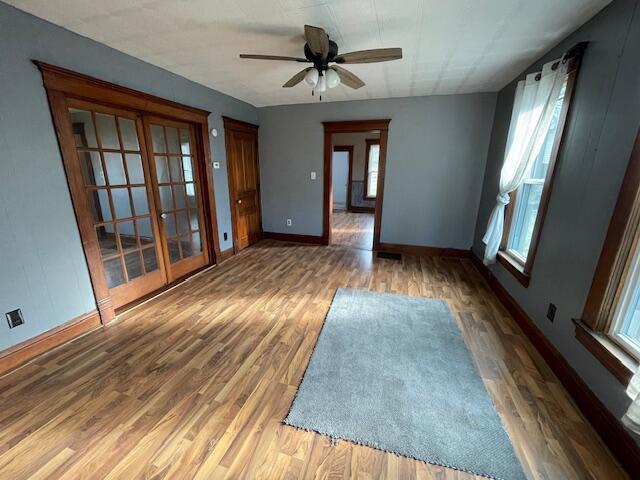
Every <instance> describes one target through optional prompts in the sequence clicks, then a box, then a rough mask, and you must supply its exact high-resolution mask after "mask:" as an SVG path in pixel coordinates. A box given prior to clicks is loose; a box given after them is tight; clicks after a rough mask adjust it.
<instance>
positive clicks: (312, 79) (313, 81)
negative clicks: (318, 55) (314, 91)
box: [304, 68, 320, 88]
mask: <svg viewBox="0 0 640 480" xmlns="http://www.w3.org/2000/svg"><path fill="white" fill-rule="evenodd" d="M319 76H320V74H319V73H318V70H317V69H315V68H312V69H310V70H309V71H308V72H307V74H306V75H305V76H304V81H305V82H306V83H307V85H309V86H310V87H311V88H315V86H316V85H317V84H318V77H319Z"/></svg>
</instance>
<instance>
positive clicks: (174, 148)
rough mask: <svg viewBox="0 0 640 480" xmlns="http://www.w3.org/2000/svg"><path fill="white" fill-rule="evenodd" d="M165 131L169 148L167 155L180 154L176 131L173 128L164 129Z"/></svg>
mask: <svg viewBox="0 0 640 480" xmlns="http://www.w3.org/2000/svg"><path fill="white" fill-rule="evenodd" d="M165 130H166V132H167V146H168V147H169V153H180V143H179V142H178V129H176V128H173V127H166V128H165Z"/></svg>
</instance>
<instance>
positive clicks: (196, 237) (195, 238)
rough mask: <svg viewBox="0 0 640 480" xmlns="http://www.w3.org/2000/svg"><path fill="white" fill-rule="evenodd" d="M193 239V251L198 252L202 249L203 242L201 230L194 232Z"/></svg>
mask: <svg viewBox="0 0 640 480" xmlns="http://www.w3.org/2000/svg"><path fill="white" fill-rule="evenodd" d="M191 240H192V241H193V251H194V254H198V253H200V252H201V251H202V242H201V241H200V232H194V233H193V235H192V236H191Z"/></svg>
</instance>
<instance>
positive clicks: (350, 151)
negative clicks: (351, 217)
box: [333, 145, 353, 212]
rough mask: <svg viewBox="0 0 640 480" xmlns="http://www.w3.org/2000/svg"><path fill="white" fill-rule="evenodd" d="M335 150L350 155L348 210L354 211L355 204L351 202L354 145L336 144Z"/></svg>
mask: <svg viewBox="0 0 640 480" xmlns="http://www.w3.org/2000/svg"><path fill="white" fill-rule="evenodd" d="M333 151H334V152H347V154H348V156H349V175H348V177H349V178H348V180H347V210H348V211H349V212H351V211H353V210H352V209H353V205H352V202H351V184H352V183H353V145H334V146H333Z"/></svg>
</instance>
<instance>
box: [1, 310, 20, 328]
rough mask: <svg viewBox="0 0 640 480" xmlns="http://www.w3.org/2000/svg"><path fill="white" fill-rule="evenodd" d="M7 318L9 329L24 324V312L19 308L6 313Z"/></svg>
mask: <svg viewBox="0 0 640 480" xmlns="http://www.w3.org/2000/svg"><path fill="white" fill-rule="evenodd" d="M5 316H6V317H7V322H8V323H9V328H15V327H17V326H18V325H22V324H23V323H24V317H23V316H22V311H21V310H20V309H19V308H18V309H17V310H11V311H10V312H7V313H5Z"/></svg>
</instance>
